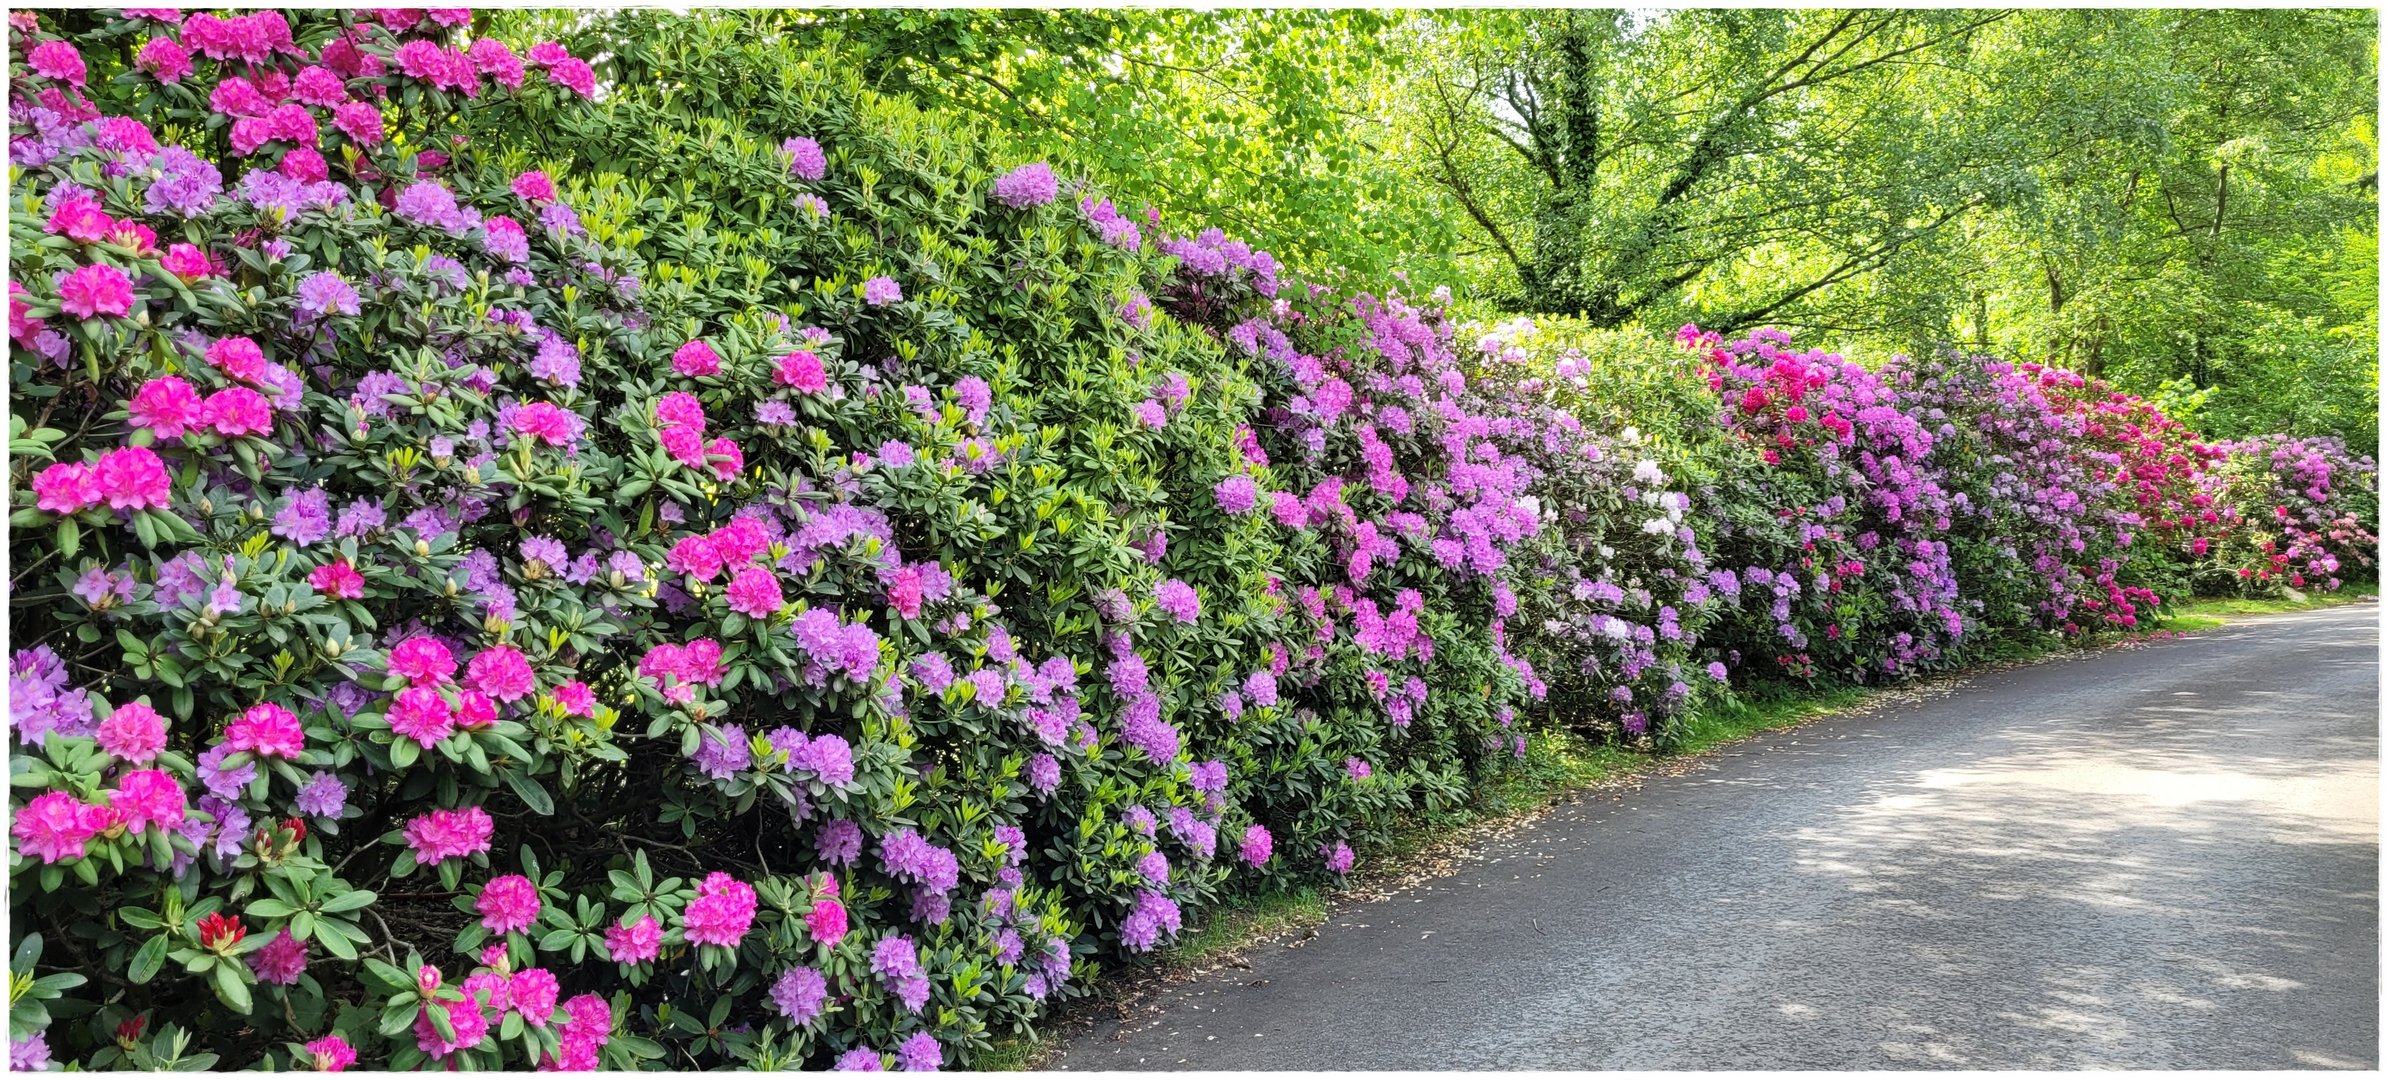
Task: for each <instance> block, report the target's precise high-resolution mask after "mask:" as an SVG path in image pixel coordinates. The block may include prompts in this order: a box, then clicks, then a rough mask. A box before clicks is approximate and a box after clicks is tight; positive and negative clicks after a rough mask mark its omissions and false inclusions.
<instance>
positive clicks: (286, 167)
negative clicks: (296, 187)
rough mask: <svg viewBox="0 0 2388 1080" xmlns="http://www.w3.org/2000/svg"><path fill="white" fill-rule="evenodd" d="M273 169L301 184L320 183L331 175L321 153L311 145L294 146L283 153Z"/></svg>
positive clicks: (330, 170)
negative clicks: (279, 161)
mask: <svg viewBox="0 0 2388 1080" xmlns="http://www.w3.org/2000/svg"><path fill="white" fill-rule="evenodd" d="M275 171H277V172H280V173H281V174H282V175H284V176H287V177H289V178H291V179H293V180H296V181H298V182H299V183H302V184H316V183H322V182H323V181H325V180H328V179H331V176H332V168H331V166H330V165H329V164H327V163H325V161H324V160H323V155H322V154H320V153H318V152H316V150H315V148H314V147H312V146H300V147H294V148H292V149H291V150H290V152H288V153H286V154H283V155H282V161H281V163H280V164H279V165H276V166H275Z"/></svg>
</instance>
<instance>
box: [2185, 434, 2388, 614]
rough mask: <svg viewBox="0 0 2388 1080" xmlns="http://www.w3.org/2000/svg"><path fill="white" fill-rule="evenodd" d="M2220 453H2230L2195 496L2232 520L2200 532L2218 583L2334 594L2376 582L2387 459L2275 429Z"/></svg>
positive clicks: (2202, 552) (2225, 445) (2230, 444)
mask: <svg viewBox="0 0 2388 1080" xmlns="http://www.w3.org/2000/svg"><path fill="white" fill-rule="evenodd" d="M2220 449H2221V450H2222V451H2224V452H2225V453H2226V454H2227V455H2228V456H2227V458H2226V459H2225V460H2224V461H2223V463H2222V464H2221V465H2219V466H2218V467H2216V468H2215V469H2213V470H2211V471H2210V472H2209V473H2208V474H2206V475H2205V476H2204V477H2202V478H2201V482H2200V491H2199V492H2198V494H2197V496H2195V497H2196V498H2197V500H2198V504H2199V505H2200V506H2203V507H2206V508H2208V509H2209V510H2211V511H2212V512H2214V513H2215V514H2216V515H2218V517H2219V519H2220V520H2223V521H2226V522H2229V523H2231V527H2229V528H2226V529H2213V528H2208V529H2206V530H2203V532H2205V533H2206V534H2208V535H2207V536H2201V537H2200V538H2199V539H2200V540H2201V541H2202V542H2204V543H2207V544H2209V545H2211V548H2210V550H2209V549H2203V548H2201V549H2200V551H2199V554H2200V555H2203V556H2206V560H2205V561H2206V563H2207V565H2208V567H2210V569H2208V570H2207V571H2206V576H2207V577H2208V578H2209V579H2210V584H2212V585H2215V586H2217V587H2220V588H2225V589H2228V588H2233V587H2236V588H2242V589H2258V590H2261V589H2277V588H2281V587H2287V588H2291V589H2314V590H2319V591H2324V592H2328V591H2333V590H2336V589H2338V588H2339V587H2340V586H2341V585H2343V584H2344V583H2345V582H2346V581H2347V580H2349V579H2355V580H2362V579H2367V578H2376V576H2377V575H2378V567H2377V560H2378V558H2379V551H2380V538H2379V535H2378V534H2379V528H2380V494H2379V465H2378V463H2377V462H2375V461H2373V460H2372V459H2371V458H2370V457H2369V456H2367V455H2363V454H2357V453H2355V452H2353V451H2352V450H2350V449H2348V447H2347V445H2346V443H2344V442H2343V441H2341V440H2339V439H2336V438H2331V437H2318V438H2296V437H2292V436H2287V435H2267V436H2263V437H2260V438H2254V439H2243V440H2238V441H2235V442H2228V443H2223V444H2221V447H2220ZM2209 537H2210V538H2209Z"/></svg>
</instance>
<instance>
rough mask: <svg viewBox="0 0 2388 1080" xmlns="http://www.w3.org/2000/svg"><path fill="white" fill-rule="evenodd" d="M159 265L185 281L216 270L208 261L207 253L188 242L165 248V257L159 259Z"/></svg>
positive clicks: (210, 273)
mask: <svg viewBox="0 0 2388 1080" xmlns="http://www.w3.org/2000/svg"><path fill="white" fill-rule="evenodd" d="M159 265H161V266H163V267H165V270H166V272H167V273H169V274H172V275H174V276H175V277H178V278H181V279H183V280H184V281H186V282H191V281H197V280H199V279H200V278H204V277H209V276H212V275H213V274H214V273H215V272H216V268H215V264H214V263H212V262H210V261H208V258H207V253H206V252H204V251H201V250H199V249H198V248H197V247H195V246H193V245H190V244H176V245H174V246H173V247H170V248H167V249H166V257H165V258H164V259H161V260H159Z"/></svg>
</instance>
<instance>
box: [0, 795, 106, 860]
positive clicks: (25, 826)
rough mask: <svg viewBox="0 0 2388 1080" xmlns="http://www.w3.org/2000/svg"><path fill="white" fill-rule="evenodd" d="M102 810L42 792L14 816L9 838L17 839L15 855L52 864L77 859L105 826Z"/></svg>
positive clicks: (104, 815) (72, 799)
mask: <svg viewBox="0 0 2388 1080" xmlns="http://www.w3.org/2000/svg"><path fill="white" fill-rule="evenodd" d="M110 817H111V815H110V814H109V813H108V810H107V808H106V807H100V806H92V805H89V804H87V803H85V802H83V801H82V800H80V799H77V798H75V797H74V796H72V795H69V794H67V793H66V792H63V791H50V792H44V793H42V794H40V795H37V796H34V799H33V801H32V802H31V803H29V804H27V805H26V806H25V808H24V809H22V810H19V811H17V812H16V814H15V815H14V818H15V820H14V821H12V822H11V823H10V824H9V827H8V831H9V835H11V836H14V837H16V838H17V852H18V853H19V854H21V855H24V856H25V857H26V858H28V859H40V860H41V861H42V862H44V863H54V862H57V861H58V860H60V859H80V858H82V857H83V852H84V845H85V844H87V843H89V842H90V841H91V838H92V837H94V836H97V835H99V831H100V830H101V829H103V828H106V827H107V826H108V822H109V820H110Z"/></svg>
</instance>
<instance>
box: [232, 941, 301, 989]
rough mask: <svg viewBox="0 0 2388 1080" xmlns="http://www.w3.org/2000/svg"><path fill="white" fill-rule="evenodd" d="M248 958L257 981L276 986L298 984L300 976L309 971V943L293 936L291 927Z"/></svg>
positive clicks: (250, 968)
mask: <svg viewBox="0 0 2388 1080" xmlns="http://www.w3.org/2000/svg"><path fill="white" fill-rule="evenodd" d="M246 959H247V960H248V962H249V970H250V971H251V972H254V973H255V974H256V976H257V981H259V982H262V983H269V984H271V985H274V986H296V985H298V981H299V976H301V975H304V974H306V973H307V943H306V942H304V941H300V940H299V939H297V938H296V937H293V936H291V933H290V930H289V928H287V927H285V928H283V930H282V932H281V933H279V934H276V935H274V939H273V940H272V941H269V942H266V943H265V945H264V946H263V947H261V948H259V949H258V950H257V951H256V952H253V953H250V954H249V955H248V956H247V957H246Z"/></svg>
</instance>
